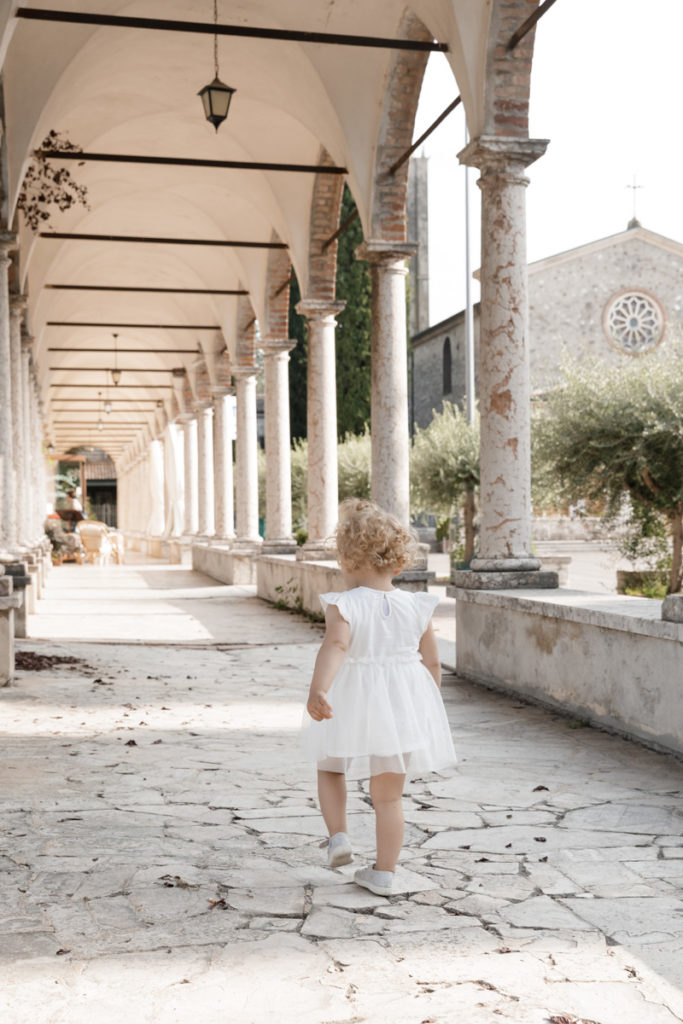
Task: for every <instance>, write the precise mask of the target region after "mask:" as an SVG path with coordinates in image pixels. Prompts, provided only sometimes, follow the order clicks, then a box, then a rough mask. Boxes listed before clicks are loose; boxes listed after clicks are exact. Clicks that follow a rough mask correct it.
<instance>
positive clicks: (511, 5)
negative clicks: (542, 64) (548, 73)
mask: <svg viewBox="0 0 683 1024" xmlns="http://www.w3.org/2000/svg"><path fill="white" fill-rule="evenodd" d="M539 2H540V0H493V6H492V10H491V21H490V27H489V37H488V53H487V58H486V76H485V84H484V131H483V134H485V135H498V136H505V137H513V138H524V139H525V138H528V136H529V96H530V92H531V65H532V60H533V55H534V41H535V37H536V30H535V28H534V29H532V30H531V32H529V33H528V35H526V36H525V37H524V39H522V40H521V42H519V43H518V44H517V46H516V47H515V48H514V50H508V49H507V44H508V41H509V40H510V37H511V36H512V35H513V34H514V32H516V30H517V29H518V28H519V27H520V25H522V24H523V22H524V21H526V19H527V18H528V17H529V15H531V14H533V13H534V11H535V9H536V8H537V7H538V5H539Z"/></svg>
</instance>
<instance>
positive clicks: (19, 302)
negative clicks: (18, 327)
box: [9, 295, 28, 319]
mask: <svg viewBox="0 0 683 1024" xmlns="http://www.w3.org/2000/svg"><path fill="white" fill-rule="evenodd" d="M27 305H28V297H27V296H26V295H10V297H9V315H10V316H11V317H16V318H17V319H20V318H21V317H22V316H23V315H24V313H25V312H26V307H27Z"/></svg>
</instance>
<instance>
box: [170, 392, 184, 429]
mask: <svg viewBox="0 0 683 1024" xmlns="http://www.w3.org/2000/svg"><path fill="white" fill-rule="evenodd" d="M169 405H170V407H171V411H170V415H169V417H168V418H169V422H171V423H173V421H174V420H176V419H177V418H178V416H180V414H181V412H182V410H181V408H180V402H179V401H178V396H177V394H176V393H175V391H172V392H171V398H170V401H169Z"/></svg>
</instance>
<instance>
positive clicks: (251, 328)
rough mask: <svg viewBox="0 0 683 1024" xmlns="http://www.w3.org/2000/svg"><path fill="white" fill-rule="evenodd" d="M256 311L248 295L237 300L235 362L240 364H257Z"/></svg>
mask: <svg viewBox="0 0 683 1024" xmlns="http://www.w3.org/2000/svg"><path fill="white" fill-rule="evenodd" d="M256 333H257V332H256V313H255V312H254V307H253V306H252V304H251V299H250V298H249V296H248V295H240V296H239V298H238V300H237V344H236V346H235V349H236V352H235V362H236V364H237V365H238V366H255V365H256Z"/></svg>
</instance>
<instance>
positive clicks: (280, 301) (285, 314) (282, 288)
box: [261, 231, 292, 341]
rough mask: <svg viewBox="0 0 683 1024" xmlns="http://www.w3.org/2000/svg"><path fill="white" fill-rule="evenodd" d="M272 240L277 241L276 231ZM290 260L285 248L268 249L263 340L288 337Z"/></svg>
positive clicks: (278, 339)
mask: <svg viewBox="0 0 683 1024" xmlns="http://www.w3.org/2000/svg"><path fill="white" fill-rule="evenodd" d="M271 241H272V242H279V241H280V237H279V235H278V234H277V232H276V231H273V233H272V235H271ZM291 274H292V261H291V260H290V258H289V253H288V252H287V250H286V249H270V250H269V253H268V267H267V270H266V312H265V323H264V324H263V329H262V332H261V334H262V337H263V340H264V341H268V340H272V341H281V340H283V339H284V338H288V337H289V286H290V280H291Z"/></svg>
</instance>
